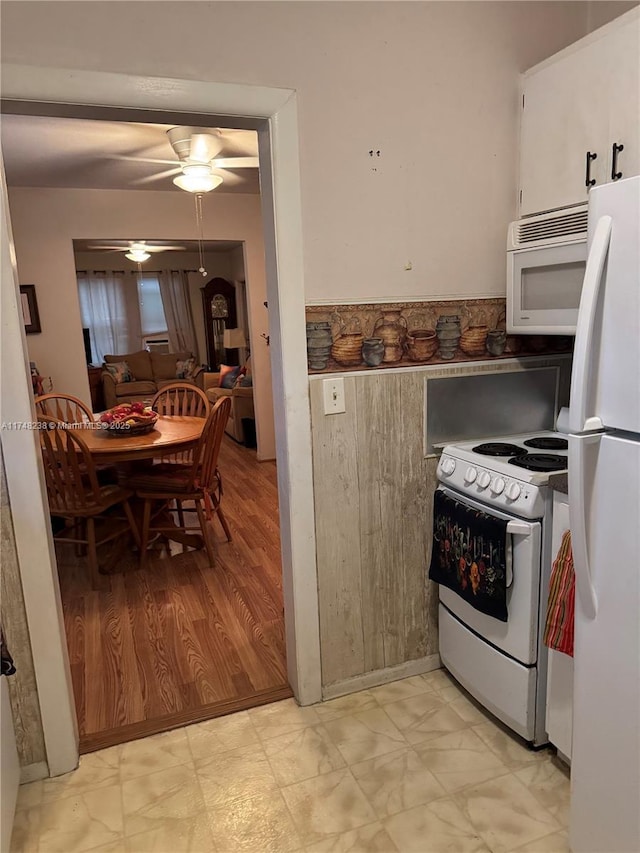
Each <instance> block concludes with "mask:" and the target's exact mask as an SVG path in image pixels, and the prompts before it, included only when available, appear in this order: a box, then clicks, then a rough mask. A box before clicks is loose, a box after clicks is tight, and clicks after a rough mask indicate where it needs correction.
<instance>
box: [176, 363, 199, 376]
mask: <svg viewBox="0 0 640 853" xmlns="http://www.w3.org/2000/svg"><path fill="white" fill-rule="evenodd" d="M195 369H196V360H195V358H185V360H184V361H176V379H193V372H194V370H195Z"/></svg>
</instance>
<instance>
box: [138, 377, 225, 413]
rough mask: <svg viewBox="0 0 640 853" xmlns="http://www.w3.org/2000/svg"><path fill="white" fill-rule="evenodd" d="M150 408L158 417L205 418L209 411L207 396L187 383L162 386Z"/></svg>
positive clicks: (209, 404) (209, 405)
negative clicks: (182, 416) (183, 416)
mask: <svg viewBox="0 0 640 853" xmlns="http://www.w3.org/2000/svg"><path fill="white" fill-rule="evenodd" d="M151 408H152V409H153V410H154V411H155V412H157V413H158V414H159V415H185V416H188V417H191V418H206V417H207V415H208V414H209V412H210V411H211V403H210V402H209V399H208V397H207V395H206V394H205V393H204V391H202V390H201V389H200V388H198V386H197V385H193V384H191V383H189V382H172V383H171V384H170V385H164V386H163V387H162V388H161V389H160V390H159V391H158V392H157V394H156V395H155V397H154V398H153V399H152V400H151Z"/></svg>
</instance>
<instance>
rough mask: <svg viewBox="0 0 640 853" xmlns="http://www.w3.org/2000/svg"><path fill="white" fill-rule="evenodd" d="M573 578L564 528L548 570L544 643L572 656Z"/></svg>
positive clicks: (574, 582) (569, 540)
mask: <svg viewBox="0 0 640 853" xmlns="http://www.w3.org/2000/svg"><path fill="white" fill-rule="evenodd" d="M575 599H576V578H575V574H574V571H573V553H572V551H571V532H570V531H569V530H565V532H564V533H563V535H562V542H561V544H560V548H559V550H558V555H557V557H556V559H555V561H554V563H553V568H552V570H551V580H550V581H549V599H548V601H547V620H546V624H545V629H544V643H545V645H547V646H549V648H550V649H555V650H556V651H558V652H564V653H565V655H570V657H573V622H574V615H575Z"/></svg>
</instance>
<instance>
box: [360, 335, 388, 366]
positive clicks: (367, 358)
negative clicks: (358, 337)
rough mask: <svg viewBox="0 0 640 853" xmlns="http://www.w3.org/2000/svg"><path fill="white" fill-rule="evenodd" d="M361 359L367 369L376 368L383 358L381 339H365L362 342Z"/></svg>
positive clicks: (382, 342)
mask: <svg viewBox="0 0 640 853" xmlns="http://www.w3.org/2000/svg"><path fill="white" fill-rule="evenodd" d="M362 358H363V359H364V363H365V364H366V365H368V366H369V367H377V366H378V365H379V364H380V363H381V362H382V359H383V358H384V341H383V340H382V338H365V339H364V341H363V342H362Z"/></svg>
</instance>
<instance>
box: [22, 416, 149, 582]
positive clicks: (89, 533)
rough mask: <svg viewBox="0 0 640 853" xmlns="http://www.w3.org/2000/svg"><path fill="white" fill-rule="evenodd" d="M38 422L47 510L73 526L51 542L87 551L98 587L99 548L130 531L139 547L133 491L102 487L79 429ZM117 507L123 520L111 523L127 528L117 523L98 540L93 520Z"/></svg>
mask: <svg viewBox="0 0 640 853" xmlns="http://www.w3.org/2000/svg"><path fill="white" fill-rule="evenodd" d="M38 423H39V426H40V430H39V435H40V447H41V449H42V461H43V464H44V473H45V481H46V486H47V497H48V499H49V512H50V514H51V515H52V516H57V517H59V518H64V519H66V520H67V521H69V522H72V523H71V525H68V526H65V527H64V529H63V530H61V531H59V532H58V533H56V534H54V540H55V541H56V542H60V543H61V544H74V545H78V544H81V545H86V546H87V547H88V559H89V568H90V570H91V578H92V583H93V584H94V586H96V585H97V582H98V579H99V577H100V568H99V564H98V546H100V545H103V544H104V543H105V542H110V541H111V540H112V539H115V538H116V537H117V536H120V535H122V534H124V533H126V532H127V531H131V533H132V534H133V538H134V540H135V542H136V544H137V545H138V547H140V536H139V534H138V528H137V526H136V523H135V520H134V517H133V513H132V511H131V506H130V505H129V499H130V498H131V497H133V492H132V491H131V490H130V489H124V488H122V487H121V486H118V485H106V486H101V485H100V483H99V482H98V477H97V473H96V467H95V464H94V461H93V457H92V456H91V453H90V452H89V450H88V448H87V445H86V444H85V443H84V441H83V440H82V438H81V437H80V436H79V435H78V430H73V429H65V425H64V424H63V423H62V421H60V420H57V419H56V418H51V417H39V418H38ZM118 504H122V508H123V509H124V512H125V518H116V517H114V518H113V520H114V521H125V520H126V522H127V524H125V525H123V524H119V525H118V526H117V527H118V529H115V530H112V531H111V532H108V533H107V535H105V536H103V537H102V538H101V539H100V540H98V539H96V524H95V522H96V520H97V519H99V518H100V517H103V516H104V515H105V513H106V512H107V510H110V509H111V508H112V507H115V506H117V505H118ZM85 526H86V530H85ZM85 534H86V535H85Z"/></svg>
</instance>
